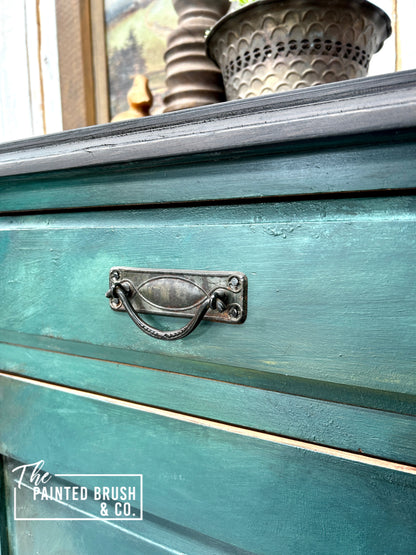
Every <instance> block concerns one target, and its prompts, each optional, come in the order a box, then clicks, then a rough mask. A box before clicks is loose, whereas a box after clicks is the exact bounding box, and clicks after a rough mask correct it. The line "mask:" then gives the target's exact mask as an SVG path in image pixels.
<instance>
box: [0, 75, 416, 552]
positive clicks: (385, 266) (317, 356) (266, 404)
mask: <svg viewBox="0 0 416 555" xmlns="http://www.w3.org/2000/svg"><path fill="white" fill-rule="evenodd" d="M415 93H416V72H414V71H410V72H402V73H397V74H392V75H386V76H381V77H373V78H367V79H359V80H353V81H349V82H344V83H339V84H331V85H324V86H320V87H315V88H311V89H305V90H302V91H293V92H289V93H282V94H279V95H274V96H267V97H260V98H255V99H248V100H244V101H235V102H228V103H224V104H219V105H216V106H209V107H204V108H198V109H194V110H186V111H182V112H177V113H170V114H166V115H163V116H153V117H150V118H144V119H143V120H140V121H138V122H137V121H131V122H122V123H117V124H111V125H106V126H97V127H93V128H86V129H81V130H77V131H70V132H65V133H61V134H57V135H50V136H45V137H40V138H36V139H29V140H26V141H20V142H15V143H9V144H5V145H0V211H1V218H0V221H1V227H0V254H1V266H0V275H1V283H2V293H3V294H2V309H1V312H0V401H1V403H0V453H1V455H2V458H1V472H0V476H1V478H0V496H1V505H0V506H1V510H0V531H1V555H4V554H8V553H10V554H13V555H15V554H16V555H32V554H35V553H36V554H37V553H39V554H41V555H43V554H48V555H55V554H56V555H58V554H59V555H62V554H65V555H95V554H96V553H101V554H102V555H113V554H114V553H120V554H123V555H124V554H126V555H128V554H133V553H134V554H137V553H143V554H146V555H147V554H152V553H166V552H167V553H174V554H177V553H185V554H197V555H199V554H209V555H212V554H217V553H218V554H221V553H241V554H243V553H256V554H276V553H279V554H280V553H282V554H292V553H301V554H309V553H318V554H320V553H328V554H333V553H337V554H344V553H345V554H348V555H350V554H370V553H371V554H373V553H374V554H378V553H393V552H394V553H397V554H399V553H400V554H412V553H415V552H416V516H415V515H416V489H415V488H416V418H415V398H416V397H415V395H416V380H415V369H416V341H415V334H416V310H415V309H416V290H415V282H416V279H415V278H416V263H415V262H416V254H415V252H416V226H415V221H416V211H415V207H416V202H415V185H416V94H415ZM112 267H133V268H155V269H170V268H174V269H178V270H187V271H214V272H215V271H217V272H230V273H231V274H232V273H233V272H234V273H235V272H242V273H244V274H245V275H246V276H247V280H248V292H247V294H248V298H247V318H246V320H245V322H244V323H243V324H241V325H229V324H223V323H218V322H212V321H208V320H207V321H205V320H204V321H202V322H201V323H200V325H199V326H198V327H197V328H196V329H195V330H194V331H193V332H192V333H191V334H190V335H189V336H188V337H186V338H184V339H180V340H177V341H160V340H158V339H155V338H153V337H149V336H148V335H145V334H144V333H142V332H141V331H140V330H139V329H137V327H135V325H134V324H133V322H132V321H131V320H130V318H129V317H128V315H127V314H126V313H119V312H116V311H114V310H112V309H111V308H110V305H109V300H108V299H107V298H106V296H105V294H106V291H107V290H108V287H109V272H110V269H111V268H112ZM144 318H145V319H147V321H148V322H150V323H151V324H152V325H155V326H157V327H159V328H162V329H175V328H178V327H180V326H182V325H183V324H184V320H183V319H181V318H178V317H169V318H167V317H165V316H157V315H147V316H145V317H144ZM38 461H44V466H43V467H42V469H39V473H38V474H37V476H38V477H40V476H43V477H44V480H45V484H46V479H48V481H47V485H48V487H51V488H55V489H54V490H53V491H55V492H56V491H58V490H59V488H61V490H62V491H63V489H62V488H65V487H67V488H68V491H69V490H70V491H71V492H73V491H75V490H74V488H78V489H77V490H76V491H86V492H87V498H86V499H85V500H83V501H82V502H81V501H79V500H77V499H73V498H71V499H69V500H68V499H66V500H65V499H64V500H63V501H59V502H56V501H49V502H48V501H47V500H40V499H39V496H38V497H36V492H35V486H36V485H41V484H36V483H35V481H34V474H36V473H34V474H32V475H31V472H32V470H33V467H30V470H28V471H27V472H25V473H24V475H23V472H22V470H21V467H22V465H30V464H33V463H36V462H38ZM19 467H20V470H19ZM16 468H18V470H16ZM44 472H48V473H49V474H48V475H45V474H43V473H44ZM110 474H111V475H112V477H111V478H109V477H103V475H110ZM121 474H122V475H134V476H130V477H120V476H115V475H121ZM98 475H100V476H98ZM137 475H141V478H140V480H142V482H140V484H141V486H142V487H139V486H138V489H137V492H140V493H141V494H142V499H141V497H140V495H137V496H136V497H135V499H134V500H133V501H132V502H131V504H130V509H131V511H132V513H134V514H135V515H141V516H142V517H143V518H142V520H138V519H133V518H130V517H131V514H129V515H124V516H126V519H124V520H117V521H115V520H109V518H110V517H111V515H115V514H117V513H115V511H116V510H117V500H116V499H113V500H112V501H111V500H110V501H109V502H108V503H106V505H105V506H104V508H107V510H109V511H110V514H109V516H108V515H107V517H108V518H107V517H106V515H105V514H102V513H100V510H101V509H102V508H103V507H102V505H101V501H102V499H96V500H94V499H93V492H94V491H95V489H94V488H95V487H96V486H97V482H98V481H99V480H104V482H105V483H110V482H111V480H114V485H117V484H119V483H122V482H120V480H127V482H128V481H129V480H135V479H137V480H139V478H138V477H137ZM20 478H21V479H20ZM104 482H103V483H104ZM127 482H126V483H127ZM123 483H124V482H123ZM129 483H130V482H129ZM137 484H139V481H138V482H137V483H136V485H137ZM111 485H113V484H112V483H111ZM82 488H85V489H84V490H83V489H82ZM120 491H121V490H120ZM56 495H58V494H56ZM71 495H72V494H71ZM43 501H45V502H43ZM122 516H123V515H122Z"/></svg>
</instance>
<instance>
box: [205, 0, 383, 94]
mask: <svg viewBox="0 0 416 555" xmlns="http://www.w3.org/2000/svg"><path fill="white" fill-rule="evenodd" d="M390 34H391V22H390V19H389V17H388V16H387V14H386V13H385V12H384V11H383V10H381V9H380V8H378V7H376V6H374V5H373V4H371V3H370V2H367V1H365V0H332V1H331V2H328V1H327V0H258V1H257V2H254V3H253V4H249V5H247V6H245V7H243V8H240V9H239V10H237V11H235V12H232V13H229V14H228V15H226V16H225V17H223V18H222V19H220V20H219V21H218V22H217V23H216V25H215V26H214V27H213V28H212V29H211V31H210V33H209V34H208V36H207V38H206V44H207V52H208V55H209V56H210V58H211V59H212V60H214V61H215V63H216V64H217V65H218V66H219V67H220V69H221V73H222V76H223V80H224V85H225V92H226V97H227V100H234V99H237V98H248V97H251V96H259V95H262V94H268V93H275V92H281V91H287V90H292V89H299V88H303V87H309V86H312V85H320V84H323V83H331V82H334V81H342V80H345V79H352V78H356V77H364V76H365V75H367V72H368V65H369V63H370V60H371V57H372V56H373V54H374V53H375V52H377V51H378V50H380V48H381V47H382V46H383V43H384V41H385V40H386V39H387V38H388V37H389V36H390Z"/></svg>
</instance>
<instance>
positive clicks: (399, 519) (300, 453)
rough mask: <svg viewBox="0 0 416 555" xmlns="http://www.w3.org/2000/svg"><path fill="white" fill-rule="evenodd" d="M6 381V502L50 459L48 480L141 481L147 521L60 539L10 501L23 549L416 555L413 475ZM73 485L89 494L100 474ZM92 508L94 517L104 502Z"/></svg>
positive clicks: (65, 514)
mask: <svg viewBox="0 0 416 555" xmlns="http://www.w3.org/2000/svg"><path fill="white" fill-rule="evenodd" d="M0 384H1V391H2V392H3V393H4V396H3V400H2V403H1V405H0V420H1V422H2V438H1V443H0V448H1V451H2V453H5V454H7V455H8V456H9V457H13V458H14V459H17V461H19V462H16V461H14V460H13V461H9V463H8V465H7V471H6V482H7V488H8V490H7V491H8V492H9V497H10V496H11V497H12V494H13V490H14V489H15V488H16V481H15V480H16V478H15V474H12V470H13V468H15V467H16V466H18V465H19V464H21V462H22V461H23V462H24V463H27V464H29V463H33V462H36V461H38V460H44V461H45V467H44V469H43V470H46V471H48V472H50V473H51V474H53V475H55V474H74V473H78V474H86V475H89V474H91V475H92V474H101V473H108V474H118V473H122V474H126V473H134V474H138V473H140V474H142V475H143V511H144V519H143V521H138V522H135V521H133V522H131V521H130V522H115V523H114V522H113V524H116V525H117V528H116V529H114V527H110V523H109V522H106V521H104V522H101V523H98V522H96V523H94V522H78V521H74V522H67V521H65V522H62V523H61V522H60V523H59V526H60V529H59V530H60V531H59V534H58V533H57V529H56V528H55V529H54V530H55V531H53V529H52V528H51V522H49V521H44V522H39V521H37V522H32V521H24V520H22V521H13V518H10V517H12V514H11V513H12V511H13V508H12V506H11V504H10V505H9V521H10V522H11V523H13V530H14V533H13V536H12V537H13V538H15V541H16V544H17V545H16V552H17V553H23V554H26V553H28V551H24V546H25V543H24V542H27V541H28V540H27V538H28V535H29V534H30V536H31V541H32V546H34V547H36V546H39V545H41V542H42V534H45V533H47V531H48V530H49V531H51V530H52V531H53V532H52V536H51V541H57V538H58V537H59V538H60V541H61V542H65V545H66V547H67V549H69V552H71V553H81V554H83V553H86V554H89V553H91V552H92V551H91V549H88V545H90V544H89V543H88V542H89V541H92V538H91V536H92V535H94V536H95V537H96V541H98V542H99V544H100V545H101V552H102V553H103V554H104V555H107V554H108V555H110V553H112V551H111V547H112V546H113V545H114V541H117V542H118V545H119V546H123V553H133V552H137V551H134V547H135V549H136V550H137V549H139V550H140V548H142V549H143V551H139V552H144V553H153V552H155V553H158V552H163V551H164V548H165V550H168V551H169V550H172V549H176V552H178V551H179V552H181V553H245V552H247V551H248V552H251V553H257V554H263V553H264V554H266V553H269V554H272V553H276V550H277V551H278V552H281V553H293V552H294V551H295V550H298V551H300V552H303V553H306V552H313V553H328V554H329V553H334V552H345V546H346V545H348V553H379V552H385V551H386V550H387V551H389V550H390V549H393V546H394V552H395V553H403V554H404V553H410V552H411V551H412V549H413V545H414V538H415V533H416V530H415V522H414V518H413V515H414V511H415V509H416V506H415V503H416V496H415V483H416V482H415V477H416V474H415V469H414V468H410V467H406V466H403V465H396V464H393V463H387V462H385V461H381V460H378V459H375V458H370V457H365V456H362V455H354V454H351V453H347V452H342V451H337V450H335V449H328V448H323V447H319V446H314V445H310V444H307V443H302V442H296V441H294V440H288V439H285V438H282V437H278V436H273V435H270V434H264V433H259V432H255V431H251V430H247V429H243V428H239V427H236V426H227V425H224V424H222V425H221V424H219V423H213V422H209V421H204V420H202V419H198V418H191V417H186V416H181V415H178V414H175V413H172V412H169V411H163V410H159V409H155V408H150V407H144V406H141V405H137V404H134V403H127V402H117V401H115V400H114V399H113V400H112V399H110V398H105V397H102V396H99V395H95V394H84V393H80V392H76V391H71V390H69V389H68V388H65V387H62V386H54V387H52V386H46V385H42V384H38V383H36V382H35V381H33V380H28V379H22V378H10V377H4V376H3V377H1V378H0ZM16 422H19V423H20V425H19V426H18V427H16ZM29 422H30V428H29V429H28V431H27V433H22V431H23V429H24V426H25V425H24V423H29ZM29 430H30V432H29ZM59 480H62V478H56V479H55V481H52V482H50V483H48V486H49V487H50V485H51V484H53V486H55V485H59V484H60V483H61V482H60V481H59ZM66 480H67V481H69V486H68V487H71V486H72V485H78V486H84V487H88V488H90V489H91V490H92V489H93V487H94V484H95V483H96V481H97V477H96V476H78V477H75V478H74V477H71V478H66ZM29 485H30V484H29ZM66 485H68V484H67V483H66ZM18 495H19V496H20V492H18ZM22 495H23V494H22ZM26 497H27V500H26V501H27V503H26V504H25V507H23V509H25V510H26V513H25V515H26V516H28V515H30V516H29V518H32V517H37V518H42V517H45V513H43V514H42V512H41V509H40V508H39V503H37V502H35V501H33V498H32V499H31V492H30V491H29V492H26V496H25V499H26ZM19 499H20V497H19ZM132 504H133V506H134V507H135V506H136V502H134V503H132ZM73 505H74V507H71V503H70V502H69V503H66V505H65V506H64V507H63V506H62V505H60V506H58V507H57V508H56V511H57V512H56V516H57V517H59V518H71V516H72V517H74V516H82V515H80V513H79V511H78V513H77V510H76V507H78V508H79V504H75V503H73ZM18 509H19V510H22V508H21V506H20V505H19V507H18ZM88 511H92V513H88ZM86 512H87V513H88V514H93V515H94V514H96V513H97V507H94V506H92V505H89V506H87V511H86ZM48 514H49V513H48ZM20 515H21V513H20ZM84 516H85V515H84ZM94 526H97V527H98V530H99V532H97V528H93V527H94ZM88 527H89V528H88ZM132 536H133V538H134V539H135V543H134V544H132V543H131V541H132ZM44 537H45V536H43V539H44ZM114 538H117V540H115V539H114ZM19 542H20V545H19ZM164 543H165V545H163V544H164ZM60 545H62V543H61V544H60ZM124 546H125V547H124ZM147 546H149V551H148V550H147V549H148V548H147ZM71 547H72V551H71ZM19 548H20V549H19ZM244 550H246V551H244ZM32 552H33V551H32Z"/></svg>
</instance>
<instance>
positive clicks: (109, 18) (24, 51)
mask: <svg viewBox="0 0 416 555" xmlns="http://www.w3.org/2000/svg"><path fill="white" fill-rule="evenodd" d="M373 3H374V4H376V5H377V6H379V7H380V8H382V9H383V10H384V11H385V12H386V13H387V14H388V15H389V17H390V18H391V20H392V23H393V35H392V36H391V37H390V38H389V39H388V40H387V41H386V43H385V44H384V47H383V48H382V50H381V51H380V52H379V53H378V54H376V55H375V56H374V58H373V59H372V62H371V64H370V71H369V75H378V74H383V73H391V72H394V71H400V70H405V69H413V68H416V41H415V39H414V37H413V35H414V26H415V23H416V1H415V0H375V1H373ZM0 7H1V17H0V36H1V37H2V38H1V42H0V75H1V78H0V142H4V141H12V140H16V139H23V138H27V137H30V136H34V135H42V134H44V133H53V132H57V131H62V130H64V129H74V128H77V127H84V126H88V125H94V124H97V123H107V122H109V121H110V120H111V118H112V117H113V116H115V115H116V114H118V113H119V112H122V111H123V110H126V109H127V108H128V104H127V98H126V95H127V92H128V90H129V88H130V87H131V85H132V80H133V77H134V75H136V74H145V75H146V76H147V77H148V79H149V85H150V89H151V91H152V94H153V96H154V102H153V107H152V109H151V113H152V114H157V113H161V112H162V111H163V95H164V93H165V90H166V88H165V63H164V59H163V55H164V52H165V50H166V41H167V37H168V35H169V33H170V32H171V31H172V30H173V29H175V28H176V26H177V15H176V13H175V10H174V9H173V6H172V2H171V0H16V2H10V0H0Z"/></svg>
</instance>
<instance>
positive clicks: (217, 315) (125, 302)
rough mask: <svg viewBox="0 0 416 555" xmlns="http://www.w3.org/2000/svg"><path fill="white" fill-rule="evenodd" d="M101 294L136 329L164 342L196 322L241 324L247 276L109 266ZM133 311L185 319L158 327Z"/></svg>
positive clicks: (187, 333) (245, 298)
mask: <svg viewBox="0 0 416 555" xmlns="http://www.w3.org/2000/svg"><path fill="white" fill-rule="evenodd" d="M106 296H107V297H108V298H109V299H110V306H111V308H112V309H113V310H115V311H126V312H127V313H128V314H129V316H130V317H131V319H132V320H133V322H134V323H135V324H136V325H137V326H138V327H139V328H140V329H141V330H142V331H144V332H145V333H147V334H148V335H150V336H151V337H155V338H156V339H162V340H165V341H173V340H175V339H182V338H183V337H186V336H187V335H189V334H190V333H191V332H192V331H193V330H194V329H195V328H196V327H197V326H198V325H199V323H200V322H201V321H202V320H212V321H215V322H223V323H228V324H242V323H243V322H244V320H245V319H246V316H247V277H246V276H245V275H244V274H242V273H241V272H205V271H186V270H153V269H149V268H125V267H117V268H111V270H110V289H109V291H108V292H107V294H106ZM139 313H140V314H160V315H163V316H180V317H187V318H191V321H190V322H189V323H188V324H186V325H185V326H183V327H182V328H180V329H178V330H173V331H163V330H159V329H157V328H154V327H152V326H150V325H149V324H148V323H146V322H145V321H144V320H143V319H142V318H140V316H138V314H139Z"/></svg>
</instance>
